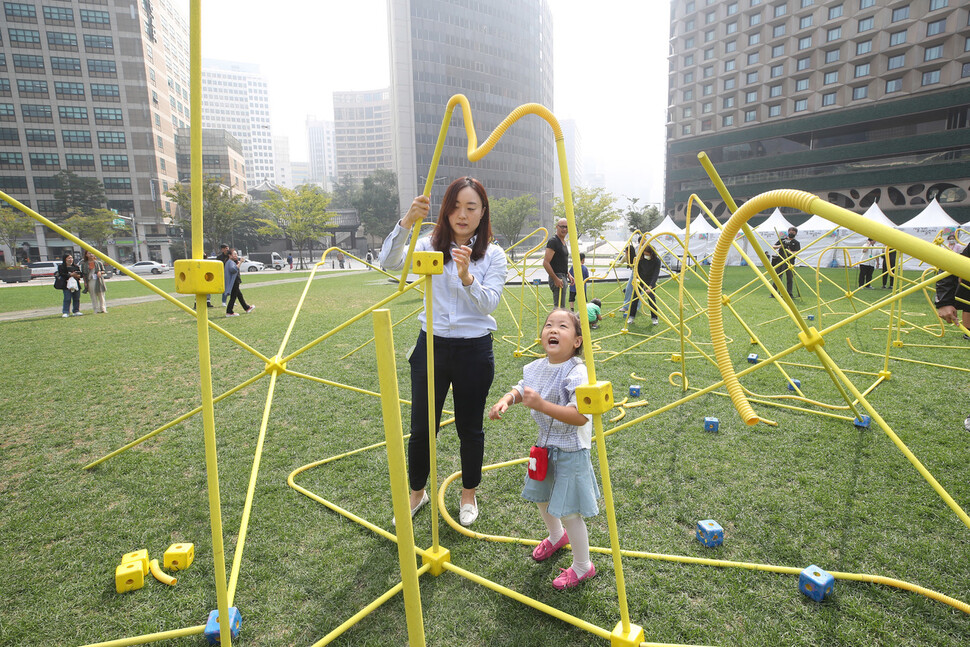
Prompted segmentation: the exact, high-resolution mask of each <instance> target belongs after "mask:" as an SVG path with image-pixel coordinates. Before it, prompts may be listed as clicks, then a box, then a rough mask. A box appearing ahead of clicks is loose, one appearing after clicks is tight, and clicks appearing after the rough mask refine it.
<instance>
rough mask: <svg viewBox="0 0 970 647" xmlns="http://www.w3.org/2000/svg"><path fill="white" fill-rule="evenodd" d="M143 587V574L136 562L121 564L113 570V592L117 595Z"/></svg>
mask: <svg viewBox="0 0 970 647" xmlns="http://www.w3.org/2000/svg"><path fill="white" fill-rule="evenodd" d="M143 586H145V574H144V573H142V572H141V564H140V563H138V562H121V563H120V564H118V568H116V569H115V590H116V591H117V592H118V593H127V592H128V591H135V590H137V589H140V588H141V587H143Z"/></svg>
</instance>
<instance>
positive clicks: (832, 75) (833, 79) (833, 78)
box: [822, 70, 839, 85]
mask: <svg viewBox="0 0 970 647" xmlns="http://www.w3.org/2000/svg"><path fill="white" fill-rule="evenodd" d="M838 82H839V71H838V70H836V71H835V72H826V73H825V77H824V78H823V79H822V85H832V84H833V83H838Z"/></svg>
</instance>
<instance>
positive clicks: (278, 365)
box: [263, 355, 286, 375]
mask: <svg viewBox="0 0 970 647" xmlns="http://www.w3.org/2000/svg"><path fill="white" fill-rule="evenodd" d="M263 372H264V373H266V374H267V375H277V374H280V373H284V372H286V362H281V361H280V356H279V355H273V357H272V359H270V360H269V362H267V363H266V368H264V369H263Z"/></svg>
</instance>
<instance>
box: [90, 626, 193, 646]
mask: <svg viewBox="0 0 970 647" xmlns="http://www.w3.org/2000/svg"><path fill="white" fill-rule="evenodd" d="M204 632H205V625H195V626H194V627H186V628H185V629H173V630H172V631H159V632H158V633H153V634H145V635H143V636H135V637H134V638H122V639H119V640H108V641H106V642H101V643H90V644H87V645H84V646H83V647H127V646H128V645H144V644H146V643H151V642H156V641H159V640H171V639H173V638H185V637H187V636H199V635H202V634H203V633H204Z"/></svg>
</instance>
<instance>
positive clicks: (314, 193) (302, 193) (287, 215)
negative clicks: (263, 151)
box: [259, 184, 336, 267]
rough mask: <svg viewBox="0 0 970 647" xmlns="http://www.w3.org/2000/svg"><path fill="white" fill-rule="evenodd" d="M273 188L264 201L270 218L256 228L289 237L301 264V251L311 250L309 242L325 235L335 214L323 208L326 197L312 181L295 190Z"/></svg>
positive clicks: (325, 206)
mask: <svg viewBox="0 0 970 647" xmlns="http://www.w3.org/2000/svg"><path fill="white" fill-rule="evenodd" d="M277 191H278V192H277V193H276V194H275V195H274V196H273V197H272V198H270V199H269V200H267V201H266V203H265V204H264V206H265V207H266V210H267V211H268V212H269V213H270V214H271V217H270V218H266V219H263V220H261V222H262V223H263V225H264V226H263V227H260V229H259V233H260V234H262V235H268V236H282V237H285V238H289V239H290V242H292V243H293V245H294V247H296V250H297V258H299V259H300V266H301V267H303V266H304V265H303V250H304V249H307V248H310V249H312V246H313V243H315V242H317V241H318V240H320V237H321V236H324V235H326V233H327V228H328V227H329V226H330V224H331V223H332V222H333V219H334V217H335V215H336V214H334V213H333V212H332V211H327V207H328V206H329V205H330V196H329V195H327V193H326V192H325V191H324V190H323V189H321V188H320V187H318V186H315V185H312V184H304V185H302V186H298V187H297V188H295V189H287V188H285V187H279V188H278V189H277Z"/></svg>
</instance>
